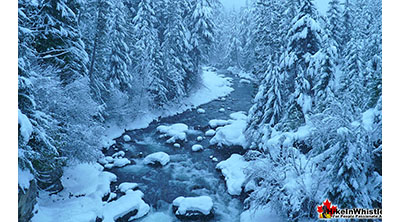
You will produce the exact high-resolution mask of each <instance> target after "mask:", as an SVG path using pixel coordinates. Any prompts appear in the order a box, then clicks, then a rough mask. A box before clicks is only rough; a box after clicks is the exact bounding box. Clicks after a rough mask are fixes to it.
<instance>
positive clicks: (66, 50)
mask: <svg viewBox="0 0 400 222" xmlns="http://www.w3.org/2000/svg"><path fill="white" fill-rule="evenodd" d="M40 7H41V10H40V11H39V16H38V18H39V21H37V24H38V31H39V32H40V35H38V37H37V39H36V45H35V48H36V50H37V51H38V53H39V55H40V56H41V58H42V59H43V60H44V61H45V62H47V61H48V62H50V63H51V64H53V65H55V66H56V67H57V68H59V71H58V74H59V76H60V79H61V81H62V82H63V84H68V83H71V82H72V81H74V80H75V79H77V78H78V77H79V76H83V75H86V74H87V67H86V66H87V63H88V55H87V53H86V51H85V49H84V44H83V41H82V39H81V35H80V31H79V29H78V20H77V16H76V15H77V14H78V10H79V3H78V2H77V1H66V0H44V1H43V2H41V5H40Z"/></svg>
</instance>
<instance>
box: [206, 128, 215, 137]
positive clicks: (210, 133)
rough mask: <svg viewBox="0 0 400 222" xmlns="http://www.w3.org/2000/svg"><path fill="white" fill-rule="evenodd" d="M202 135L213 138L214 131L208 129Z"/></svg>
mask: <svg viewBox="0 0 400 222" xmlns="http://www.w3.org/2000/svg"><path fill="white" fill-rule="evenodd" d="M204 135H206V136H214V135H215V130H213V129H209V130H207V131H206V133H205V134H204Z"/></svg>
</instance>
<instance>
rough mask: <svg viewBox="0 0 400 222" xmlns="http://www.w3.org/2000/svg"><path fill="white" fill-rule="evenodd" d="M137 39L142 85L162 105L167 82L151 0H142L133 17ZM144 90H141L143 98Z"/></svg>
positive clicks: (135, 48) (155, 102) (137, 68)
mask: <svg viewBox="0 0 400 222" xmlns="http://www.w3.org/2000/svg"><path fill="white" fill-rule="evenodd" d="M133 23H134V30H135V34H136V39H138V41H137V42H136V43H135V47H134V50H136V52H137V53H136V54H137V57H138V61H139V63H138V64H137V66H136V68H135V70H136V71H137V72H138V73H139V75H140V77H139V78H140V79H141V82H142V86H143V87H145V88H147V92H148V93H149V94H150V97H151V98H152V100H153V101H154V103H153V104H154V106H156V107H157V106H162V105H163V104H165V103H166V102H167V89H166V87H165V85H164V84H167V80H166V79H165V75H163V64H162V54H161V49H160V47H161V46H160V42H159V38H158V30H157V29H155V27H154V26H155V24H157V18H156V17H155V11H154V3H153V1H151V0H142V1H140V3H139V6H138V12H137V15H136V16H135V18H134V19H133ZM143 96H144V91H143V90H142V92H141V96H140V97H141V98H143Z"/></svg>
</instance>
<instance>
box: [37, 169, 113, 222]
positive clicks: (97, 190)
mask: <svg viewBox="0 0 400 222" xmlns="http://www.w3.org/2000/svg"><path fill="white" fill-rule="evenodd" d="M102 170H103V167H102V166H101V165H99V164H89V163H83V164H78V165H76V166H72V167H66V168H64V174H63V176H62V177H61V182H62V185H63V186H64V189H63V190H62V191H61V192H59V193H57V194H55V195H48V193H47V192H44V191H40V192H39V197H38V199H37V200H38V203H37V205H36V207H35V209H36V210H37V213H36V214H35V215H34V216H33V218H32V222H54V221H60V222H87V221H95V220H96V217H98V216H99V217H101V214H102V211H101V209H102V208H103V201H102V197H103V196H105V195H106V194H108V193H109V192H110V184H111V182H112V181H116V179H117V177H116V176H115V175H114V174H112V173H109V172H103V171H102ZM71 195H73V197H71Z"/></svg>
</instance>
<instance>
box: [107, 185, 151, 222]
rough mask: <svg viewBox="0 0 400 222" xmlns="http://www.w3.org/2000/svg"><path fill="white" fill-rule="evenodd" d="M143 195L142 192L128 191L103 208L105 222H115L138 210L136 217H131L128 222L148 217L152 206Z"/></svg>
mask: <svg viewBox="0 0 400 222" xmlns="http://www.w3.org/2000/svg"><path fill="white" fill-rule="evenodd" d="M142 198H143V193H142V191H140V190H136V191H133V190H128V191H127V192H126V194H125V195H124V196H122V197H120V198H119V199H118V200H116V201H112V202H110V203H107V204H106V205H105V206H104V208H103V222H114V221H115V220H117V219H118V218H120V217H122V216H124V215H126V214H128V213H130V212H132V211H134V210H137V213H136V214H135V215H134V216H131V217H130V218H129V219H128V221H131V220H133V219H137V218H140V217H143V216H144V215H146V214H147V213H148V212H149V210H150V206H149V205H148V204H146V203H145V202H144V201H143V200H142Z"/></svg>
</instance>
